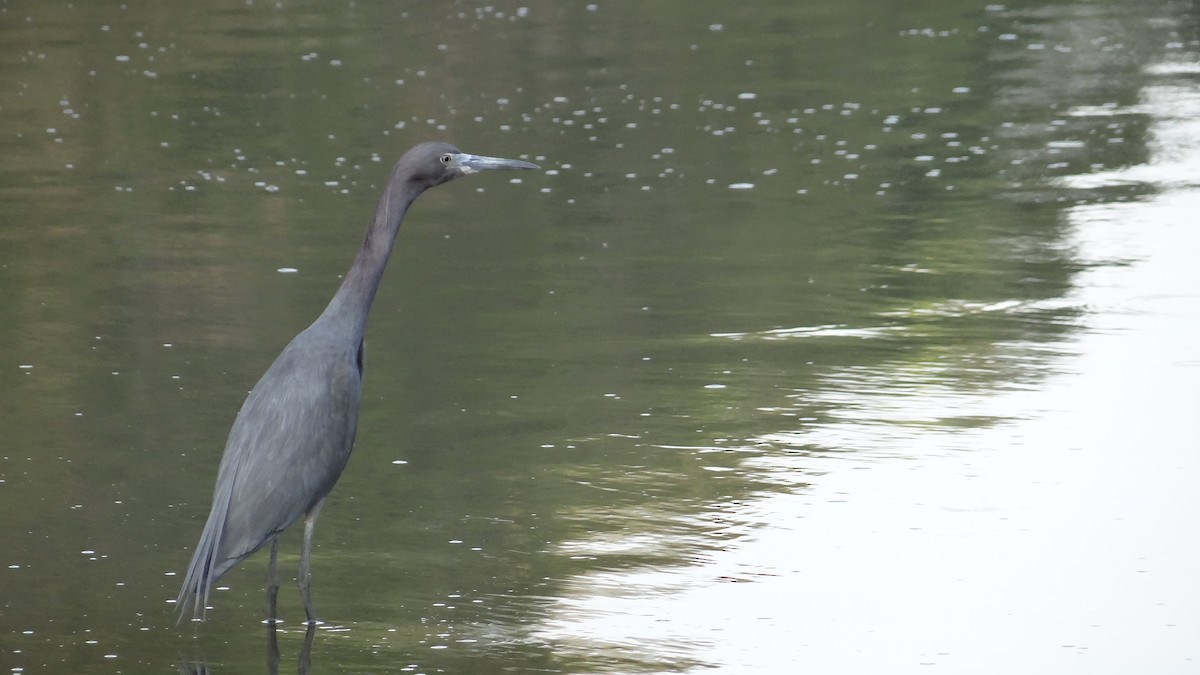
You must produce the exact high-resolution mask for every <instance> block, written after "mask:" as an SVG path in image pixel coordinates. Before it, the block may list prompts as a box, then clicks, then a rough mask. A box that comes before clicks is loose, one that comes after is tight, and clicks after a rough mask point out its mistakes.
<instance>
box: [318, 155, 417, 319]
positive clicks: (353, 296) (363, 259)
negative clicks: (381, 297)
mask: <svg viewBox="0 0 1200 675" xmlns="http://www.w3.org/2000/svg"><path fill="white" fill-rule="evenodd" d="M394 178H395V176H393V179H394ZM421 192H422V190H421V189H419V188H417V187H416V186H415V185H414V184H412V183H410V182H409V181H396V180H392V181H389V183H388V186H387V188H386V189H385V190H384V193H383V197H381V198H380V200H379V206H377V207H376V208H375V220H374V221H373V222H372V223H371V226H370V227H368V228H367V235H366V238H365V239H363V244H362V248H360V249H359V251H358V256H357V257H356V258H355V259H354V264H353V265H351V267H350V271H349V272H347V273H346V278H345V279H343V280H342V285H341V287H340V288H338V290H337V293H335V294H334V296H333V299H332V300H330V301H329V305H328V306H327V307H326V308H325V311H324V312H322V313H321V317H320V318H319V319H318V321H327V322H332V325H334V326H336V327H339V328H343V329H346V330H349V331H352V332H353V333H354V334H357V335H358V336H359V337H360V338H361V337H362V335H363V332H364V331H365V330H366V325H367V314H368V313H369V312H370V311H371V303H372V301H374V300H375V291H377V290H379V282H380V280H381V279H382V278H383V270H384V268H386V267H387V261H388V256H390V255H391V253H392V246H393V245H394V244H395V243H396V234H397V233H398V232H399V231H400V221H402V220H404V214H405V213H406V212H407V211H408V207H409V206H410V205H412V203H413V200H415V199H416V198H417V196H419V195H420V194H421Z"/></svg>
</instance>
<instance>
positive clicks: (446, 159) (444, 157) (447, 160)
mask: <svg viewBox="0 0 1200 675" xmlns="http://www.w3.org/2000/svg"><path fill="white" fill-rule="evenodd" d="M440 159H441V160H442V164H449V163H450V160H452V159H454V157H453V156H452V155H451V154H450V153H448V152H447V153H446V154H444V155H442V156H441V157H440Z"/></svg>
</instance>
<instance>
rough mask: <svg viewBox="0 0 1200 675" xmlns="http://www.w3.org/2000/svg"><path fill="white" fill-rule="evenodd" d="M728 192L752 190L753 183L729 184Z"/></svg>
mask: <svg viewBox="0 0 1200 675" xmlns="http://www.w3.org/2000/svg"><path fill="white" fill-rule="evenodd" d="M729 189H730V190H753V189H754V183H730V184H729Z"/></svg>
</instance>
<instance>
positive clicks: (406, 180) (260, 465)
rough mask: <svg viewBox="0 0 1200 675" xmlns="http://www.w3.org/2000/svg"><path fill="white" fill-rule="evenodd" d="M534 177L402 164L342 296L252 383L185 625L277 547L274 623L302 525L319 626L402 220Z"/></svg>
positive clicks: (197, 558) (416, 154)
mask: <svg viewBox="0 0 1200 675" xmlns="http://www.w3.org/2000/svg"><path fill="white" fill-rule="evenodd" d="M537 168H539V167H538V165H536V164H531V163H530V162H522V161H520V160H515V159H501V158H499V157H484V156H481V155H471V154H467V153H465V152H461V151H460V150H459V149H458V148H456V147H454V146H453V145H450V144H448V143H422V144H420V145H418V146H416V147H414V148H412V149H411V150H409V151H408V152H406V153H404V156H403V157H401V158H400V161H399V162H397V163H396V166H395V168H394V169H392V175H391V177H390V178H389V180H388V184H387V187H386V188H384V190H383V197H381V198H380V200H379V206H377V207H376V209H375V220H374V221H373V222H372V223H371V226H370V227H368V228H367V235H366V238H365V239H364V241H363V244H362V248H360V249H359V251H358V257H356V258H355V259H354V264H353V265H352V266H351V267H350V271H349V272H347V273H346V277H345V279H344V280H343V281H342V285H341V287H340V288H338V290H337V293H335V294H334V296H333V299H332V300H330V301H329V305H328V306H327V307H326V308H325V311H324V312H322V313H321V316H319V317H317V320H316V321H314V322H313V323H312V325H310V326H309V327H308V328H305V329H304V330H303V331H302V332H301V333H300V334H299V335H297V336H296V337H295V338H293V339H292V341H291V343H289V344H288V346H287V347H285V348H284V350H283V352H281V353H280V354H279V356H278V357H277V358H276V359H275V362H274V363H272V364H271V367H270V368H268V369H267V372H266V373H264V374H263V376H262V378H261V379H259V381H258V384H256V385H254V389H253V390H251V392H250V394H249V395H248V396H247V397H246V401H245V403H243V404H242V409H241V411H239V412H238V416H237V419H236V420H235V421H234V423H233V428H232V429H230V431H229V439H228V440H227V441H226V442H225V454H224V455H223V456H222V457H221V466H220V468H219V469H218V470H217V485H216V488H215V489H214V490H213V503H212V510H211V511H209V514H208V522H206V523H205V525H204V531H203V532H202V533H201V534H200V543H198V544H197V545H196V553H195V555H193V556H192V562H191V564H189V565H188V571H187V575H186V576H185V577H184V579H183V588H182V589H181V590H180V591H179V598H178V599H177V600H176V603H177V609H178V611H179V615H180V618H181V619H182V618H183V615H184V614H185V613H186V608H187V605H188V604H189V603H190V604H191V605H192V618H193V619H203V618H204V615H205V611H206V608H207V604H208V594H209V591H211V590H212V586H213V584H214V583H215V582H216V581H217V579H219V578H220V577H221V575H222V574H225V572H227V571H229V569H230V568H232V567H233V566H234V565H237V564H238V563H239V562H241V561H242V560H244V559H246V558H247V557H249V556H250V555H251V554H253V553H254V552H255V551H257V550H258V549H260V548H262V547H263V546H264V545H266V544H267V543H268V542H270V544H271V560H270V562H269V564H268V570H267V618H268V619H269V620H274V618H275V606H276V597H277V596H278V593H279V574H278V572H277V571H276V569H275V559H276V555H277V553H278V547H279V544H278V538H277V537H278V535H279V533H280V532H282V531H283V530H285V529H286V528H287V527H288V526H290V525H291V524H292V523H294V522H296V521H297V520H299V519H300V518H301V517H303V518H304V544H303V547H302V548H301V549H300V570H299V574H298V575H297V581H298V582H299V585H300V595H301V597H302V598H303V599H304V611H305V613H306V614H307V615H308V622H309V623H310V624H312V623H314V622H315V621H316V619H317V616H316V612H315V611H314V610H313V602H312V595H311V592H310V590H311V589H310V582H311V580H312V575H311V573H310V571H309V556H310V554H311V553H312V542H313V526H314V524H315V523H316V522H317V516H318V515H319V514H320V513H321V506H322V505H323V504H324V503H325V497H326V496H327V495H328V494H329V491H330V490H332V489H333V485H334V483H336V482H337V479H338V476H340V475H341V473H342V469H344V468H345V466H346V461H347V460H348V459H350V450H351V447H352V446H353V445H354V433H355V429H356V428H357V425H358V406H359V402H360V400H361V398H362V374H363V331H364V330H365V329H366V325H367V314H368V313H369V312H370V311H371V301H372V300H374V298H375V292H376V291H377V290H379V281H380V279H381V278H382V277H383V269H384V267H386V266H387V261H388V256H389V255H390V254H391V252H392V246H393V244H395V241H396V233H397V232H398V231H399V230H400V221H401V220H403V219H404V214H405V212H406V211H408V207H409V206H411V205H412V203H413V201H414V200H415V199H416V198H417V197H419V196H420V195H421V193H422V192H425V190H428V189H429V188H431V187H434V186H437V185H441V184H442V183H445V182H447V181H450V180H453V179H455V178H458V177H459V176H465V175H467V174H469V173H475V172H477V171H484V170H489V169H537Z"/></svg>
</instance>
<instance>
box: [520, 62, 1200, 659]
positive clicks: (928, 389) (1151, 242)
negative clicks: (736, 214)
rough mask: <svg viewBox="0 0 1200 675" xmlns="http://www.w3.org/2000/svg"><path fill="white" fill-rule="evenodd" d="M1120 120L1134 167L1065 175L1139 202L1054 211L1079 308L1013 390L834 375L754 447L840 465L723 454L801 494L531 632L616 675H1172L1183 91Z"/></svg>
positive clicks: (1197, 551)
mask: <svg viewBox="0 0 1200 675" xmlns="http://www.w3.org/2000/svg"><path fill="white" fill-rule="evenodd" d="M1166 74H1167V75H1177V74H1178V73H1175V72H1174V71H1171V72H1169V73H1166ZM1184 75H1187V76H1190V75H1191V72H1190V71H1188V72H1187V73H1184ZM1137 109H1138V112H1139V114H1145V115H1151V116H1152V117H1153V125H1152V130H1153V133H1154V138H1155V139H1156V141H1155V142H1154V143H1153V144H1152V145H1151V151H1152V157H1151V159H1150V161H1149V163H1148V164H1147V165H1145V166H1139V167H1129V168H1126V169H1122V170H1119V171H1111V172H1103V173H1096V174H1090V175H1087V176H1079V177H1073V178H1070V179H1067V180H1066V183H1067V184H1068V186H1069V187H1073V188H1080V187H1084V188H1092V187H1105V186H1109V185H1114V184H1128V183H1130V182H1135V183H1149V184H1150V186H1151V187H1153V188H1155V189H1156V190H1157V191H1158V192H1157V194H1154V195H1153V196H1151V197H1148V198H1146V199H1144V200H1142V201H1138V202H1132V203H1117V204H1093V205H1085V206H1079V207H1076V208H1074V209H1071V210H1069V211H1067V212H1065V217H1066V218H1067V219H1068V221H1069V223H1070V224H1071V226H1072V228H1073V238H1074V241H1073V242H1072V243H1073V244H1074V246H1075V248H1076V250H1077V251H1078V255H1079V257H1080V259H1081V262H1082V263H1084V264H1085V267H1084V270H1083V271H1082V272H1080V274H1079V275H1078V276H1077V277H1076V288H1075V291H1074V292H1073V293H1072V294H1071V295H1070V296H1069V297H1068V298H1067V299H1066V302H1068V303H1070V304H1072V305H1074V306H1079V307H1086V308H1087V309H1088V313H1087V314H1086V315H1084V316H1083V317H1082V318H1081V319H1080V322H1081V326H1082V327H1083V329H1084V330H1082V331H1081V332H1079V333H1077V334H1076V335H1075V336H1074V337H1073V343H1072V344H1071V345H1070V348H1069V349H1063V350H1061V352H1060V353H1059V354H1058V355H1057V361H1056V363H1055V366H1056V367H1055V370H1054V371H1053V372H1051V373H1049V374H1047V376H1046V377H1045V378H1044V379H1043V380H1041V381H1040V382H1039V384H1038V386H1036V387H1031V388H1021V387H1014V388H1013V389H1011V390H1008V391H999V392H995V391H991V392H970V391H963V390H961V389H955V388H954V387H953V386H950V385H948V384H946V383H944V382H938V381H937V379H936V378H933V379H931V380H929V381H927V382H925V383H922V382H921V379H920V377H917V378H916V379H917V384H915V385H913V384H910V385H908V386H909V389H908V390H907V391H900V392H896V391H893V389H892V388H894V387H895V383H897V382H909V383H911V382H913V379H914V376H916V375H918V374H915V373H913V372H911V371H909V372H902V371H901V370H897V371H896V372H882V371H875V372H852V373H847V374H843V378H844V379H843V380H842V382H840V384H841V385H842V386H841V387H840V388H839V387H834V388H833V389H832V391H835V392H837V391H840V392H841V394H842V395H844V396H845V399H844V400H843V401H841V404H842V409H843V410H844V411H845V412H843V419H837V417H836V416H835V419H834V420H833V421H832V422H831V423H830V424H825V425H822V426H821V428H819V429H804V430H797V431H782V432H770V433H765V434H763V436H762V437H761V438H759V439H755V440H756V441H759V442H763V441H765V442H768V443H771V444H773V445H775V446H777V447H780V448H786V447H792V448H794V449H800V448H809V449H811V448H813V447H816V448H822V447H827V448H850V449H854V450H859V451H860V452H854V453H846V454H832V453H831V454H824V455H822V454H820V453H816V454H813V453H811V452H799V451H796V452H791V453H789V452H783V451H780V452H775V453H768V454H762V455H756V456H748V457H747V459H746V460H745V461H744V464H743V467H744V468H745V469H746V470H747V471H750V472H758V473H761V474H763V475H765V476H771V477H774V478H775V479H776V480H775V481H774V482H777V483H787V482H793V484H805V483H807V484H808V485H806V487H805V489H804V490H799V489H797V490H793V491H783V492H779V493H764V494H762V495H760V496H759V498H756V499H753V500H747V501H743V502H739V503H737V504H730V505H727V507H728V508H726V509H725V510H724V511H723V516H724V517H726V518H728V519H730V520H731V521H734V522H737V523H740V524H741V525H742V527H741V528H740V529H739V534H738V536H737V537H735V538H733V539H731V540H728V541H727V542H725V543H726V545H725V546H724V547H721V548H715V549H710V550H709V552H708V554H707V555H705V556H703V557H701V558H699V559H698V560H697V562H696V563H695V564H692V565H688V566H675V567H667V568H655V567H650V566H645V567H640V568H634V569H629V570H618V571H611V570H610V571H597V572H592V573H588V574H582V575H579V576H577V577H575V578H574V579H573V580H572V581H571V583H570V585H569V586H568V587H567V588H566V589H565V590H564V593H563V597H562V599H561V600H559V601H557V603H556V604H555V605H554V606H553V607H552V609H551V616H552V618H551V619H549V620H548V621H547V622H546V623H545V624H544V625H543V626H542V627H541V628H540V631H539V637H540V638H541V639H545V640H547V641H548V642H550V643H552V644H554V645H556V648H558V649H561V650H562V651H563V652H564V653H579V654H587V655H589V658H590V659H591V660H592V662H593V663H598V662H606V661H607V662H608V663H609V664H610V665H612V666H613V667H618V666H619V665H620V664H625V668H624V670H626V671H629V672H632V671H638V672H647V671H673V672H678V671H688V670H696V671H700V670H705V671H706V672H722V673H726V672H727V673H741V672H756V673H757V672H764V673H778V672H796V670H795V669H796V668H797V667H804V666H808V667H810V668H813V667H815V668H816V669H819V670H820V671H821V672H845V673H861V672H890V673H894V672H912V671H918V670H921V671H928V667H929V666H942V667H943V670H946V671H948V672H971V673H998V672H1006V673H1007V672H1089V673H1096V672H1111V673H1126V672H1154V673H1184V672H1196V670H1197V668H1200V640H1197V639H1196V637H1197V636H1198V635H1200V577H1198V576H1197V575H1196V573H1195V571H1196V569H1197V568H1198V567H1200V537H1197V536H1195V532H1194V529H1195V528H1194V526H1193V525H1192V524H1191V523H1192V520H1193V519H1194V514H1196V513H1198V512H1200V490H1196V488H1195V486H1196V485H1198V484H1200V454H1198V453H1197V451H1196V442H1195V433H1194V429H1193V426H1194V425H1193V423H1192V421H1193V418H1194V415H1195V405H1196V402H1197V397H1196V391H1197V385H1198V384H1200V356H1197V354H1200V351H1198V348H1197V345H1200V274H1197V272H1196V264H1195V260H1196V255H1197V251H1200V225H1198V223H1200V220H1198V219H1197V214H1200V189H1197V188H1196V186H1197V185H1200V125H1197V124H1196V123H1195V122H1194V120H1197V119H1200V90H1198V88H1197V86H1196V83H1195V82H1193V81H1184V82H1169V83H1165V84H1164V83H1153V84H1152V86H1149V87H1147V88H1146V90H1145V99H1144V101H1143V103H1142V104H1140V105H1139V106H1138V107H1137ZM1085 112H1086V111H1085ZM1110 112H1111V111H1110ZM1114 262H1118V263H1119V264H1113V263H1114ZM960 309H961V308H960ZM992 309H993V310H996V311H1011V309H1012V308H1011V307H999V308H992ZM845 330H847V329H846V328H844V327H820V328H819V329H784V330H782V331H776V332H772V333H771V334H768V335H757V336H754V335H741V334H739V335H728V336H725V337H730V338H733V339H751V338H754V337H758V338H761V339H787V338H791V337H801V336H804V337H809V336H816V335H820V334H822V333H825V334H842V333H844V331H845ZM854 330H857V329H854ZM859 337H869V336H863V335H859ZM848 385H849V386H848ZM856 387H859V389H857V390H856ZM836 402H837V401H835V403H836ZM963 416H968V417H970V416H977V417H980V418H986V419H992V420H1005V423H1004V424H989V425H981V426H978V427H971V426H970V425H966V427H965V428H964V426H963V425H961V424H953V423H951V424H947V423H945V422H944V420H946V419H957V418H962V417H963ZM913 422H917V423H913ZM952 450H970V452H952ZM864 453H865V454H864ZM864 457H865V458H866V459H864ZM899 457H904V458H906V459H904V460H901V459H899ZM592 543H594V544H596V545H597V546H602V545H603V543H604V542H592ZM592 543H590V542H587V541H581V542H575V543H574V544H573V546H574V547H575V549H576V550H577V551H583V550H587V549H588V548H589V546H591V545H592Z"/></svg>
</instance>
